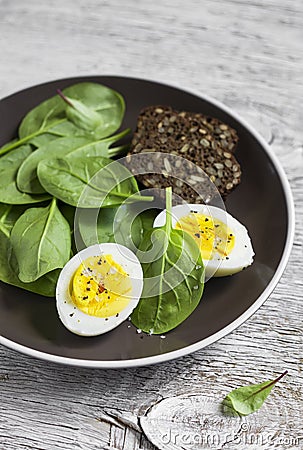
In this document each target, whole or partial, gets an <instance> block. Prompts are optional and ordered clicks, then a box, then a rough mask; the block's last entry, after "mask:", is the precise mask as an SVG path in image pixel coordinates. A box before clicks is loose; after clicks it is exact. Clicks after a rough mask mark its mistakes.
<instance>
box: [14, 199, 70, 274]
mask: <svg viewBox="0 0 303 450" xmlns="http://www.w3.org/2000/svg"><path fill="white" fill-rule="evenodd" d="M11 244H12V249H13V252H14V255H15V256H16V260H17V263H18V277H19V279H20V280H21V281H22V282H23V283H30V282H33V281H35V280H37V279H38V278H40V277H41V276H42V275H44V274H46V273H48V272H51V271H52V270H54V269H58V268H62V267H63V266H64V265H65V264H66V263H67V261H68V260H69V258H70V251H71V236H70V228H69V224H68V222H67V221H66V219H65V218H64V217H63V215H62V214H61V212H60V211H59V209H58V207H57V204H56V199H53V200H52V202H51V203H50V205H49V206H47V207H45V208H43V207H40V208H29V209H27V210H26V211H25V212H24V213H23V214H22V216H20V217H19V219H18V220H17V221H16V223H15V225H14V227H13V229H12V232H11Z"/></svg>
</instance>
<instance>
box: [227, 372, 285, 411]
mask: <svg viewBox="0 0 303 450" xmlns="http://www.w3.org/2000/svg"><path fill="white" fill-rule="evenodd" d="M286 374H287V370H286V371H285V372H284V373H282V375H280V376H279V377H277V378H276V379H274V380H270V381H265V382H264V383H259V384H253V385H250V386H243V387H240V388H237V389H234V390H233V391H231V392H230V393H229V394H228V395H227V396H226V397H225V399H224V401H223V404H224V405H225V406H228V407H229V408H232V410H234V411H235V412H237V413H238V414H240V415H241V416H247V415H248V414H251V413H253V412H255V411H257V410H258V409H260V408H261V406H262V405H263V403H264V401H265V400H266V399H267V397H268V396H269V394H270V392H271V390H272V388H273V387H274V386H275V385H276V383H277V382H278V381H280V380H281V378H283V377H284V376H285V375H286Z"/></svg>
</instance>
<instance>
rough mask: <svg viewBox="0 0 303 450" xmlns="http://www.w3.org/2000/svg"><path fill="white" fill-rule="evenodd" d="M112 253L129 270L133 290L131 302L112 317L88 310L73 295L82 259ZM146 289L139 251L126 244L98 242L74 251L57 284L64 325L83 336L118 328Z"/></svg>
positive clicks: (60, 314) (60, 316)
mask: <svg viewBox="0 0 303 450" xmlns="http://www.w3.org/2000/svg"><path fill="white" fill-rule="evenodd" d="M109 254H110V255H111V256H112V257H113V259H114V261H115V262H117V263H118V264H119V265H121V267H122V268H123V269H124V270H125V271H126V272H127V273H128V274H129V277H130V280H131V284H132V290H131V292H130V294H129V297H130V298H131V299H130V301H129V303H128V305H127V306H126V307H125V308H124V309H123V310H122V311H121V312H119V316H118V317H116V316H110V317H108V318H106V319H105V318H103V317H95V316H91V315H89V314H85V313H84V312H83V311H81V310H80V309H79V308H78V307H77V305H76V304H75V303H74V302H73V300H72V298H71V295H70V283H71V280H72V278H73V276H74V274H75V272H76V270H77V269H78V268H79V266H80V265H81V263H82V262H83V261H84V260H86V259H87V258H89V257H91V256H101V255H109ZM142 289H143V272H142V268H141V264H140V262H139V260H138V258H137V257H136V255H135V254H134V253H133V252H132V251H131V250H129V249H128V248H127V247H124V245H120V244H115V243H104V244H95V245H91V246H90V247H87V248H85V249H84V250H81V251H80V252H79V253H77V254H76V255H74V256H73V257H72V258H71V259H70V260H69V261H68V263H67V264H66V265H65V266H64V268H63V269H62V271H61V273H60V275H59V278H58V282H57V288H56V303H57V311H58V315H59V318H60V320H61V321H62V323H63V325H64V326H65V327H66V328H67V329H68V330H69V331H71V332H72V333H75V334H78V335H80V336H97V335H100V334H103V333H107V332H108V331H110V330H112V329H113V328H116V327H117V326H118V325H120V324H121V323H122V322H124V321H125V320H126V319H128V317H129V316H130V314H131V312H132V311H133V309H134V308H135V307H136V306H137V304H138V302H139V299H140V297H141V293H142Z"/></svg>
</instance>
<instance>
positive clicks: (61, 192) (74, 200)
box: [37, 154, 153, 208]
mask: <svg viewBox="0 0 303 450" xmlns="http://www.w3.org/2000/svg"><path fill="white" fill-rule="evenodd" d="M37 173H38V178H39V181H40V183H41V184H42V186H43V188H44V189H45V190H46V191H47V192H48V193H50V194H51V195H53V196H54V197H56V198H58V199H59V200H62V201H63V202H65V203H68V204H69V205H71V206H76V207H80V208H99V207H100V206H102V207H106V206H117V205H121V204H122V203H123V202H124V201H125V200H127V201H130V202H135V201H152V200H153V197H147V196H142V195H141V194H140V193H139V191H138V185H137V182H136V180H135V178H134V177H133V176H132V174H131V173H130V172H129V171H128V169H126V168H125V167H124V166H123V165H122V164H120V163H119V162H117V161H112V160H111V159H109V158H103V157H99V158H95V157H92V156H89V157H84V156H74V155H73V154H70V155H67V156H66V158H65V159H60V158H54V159H48V160H44V161H41V162H40V163H39V164H38V171H37Z"/></svg>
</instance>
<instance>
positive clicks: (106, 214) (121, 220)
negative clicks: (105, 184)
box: [76, 204, 142, 251]
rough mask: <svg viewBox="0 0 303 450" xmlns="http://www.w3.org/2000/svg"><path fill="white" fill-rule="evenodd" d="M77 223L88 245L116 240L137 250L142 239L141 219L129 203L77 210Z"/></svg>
mask: <svg viewBox="0 0 303 450" xmlns="http://www.w3.org/2000/svg"><path fill="white" fill-rule="evenodd" d="M76 218H77V219H76V220H77V224H78V227H79V231H80V234H81V237H82V240H83V242H84V243H85V245H86V246H87V247H88V246H90V245H93V244H97V243H104V242H116V243H117V244H122V245H125V246H126V247H128V248H129V249H130V250H132V251H135V250H137V246H138V245H139V244H140V242H141V239H142V221H141V217H140V215H137V214H136V208H134V205H131V204H124V205H121V206H120V207H113V208H101V209H100V210H93V209H91V210H87V209H83V210H78V211H77V215H76Z"/></svg>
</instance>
